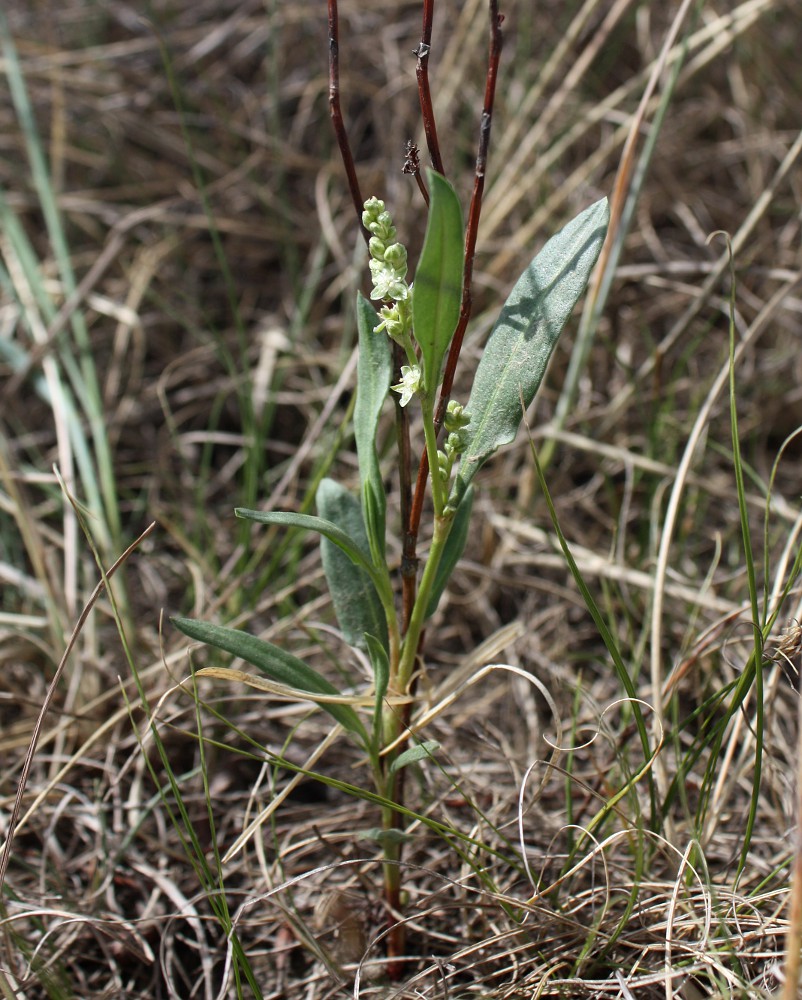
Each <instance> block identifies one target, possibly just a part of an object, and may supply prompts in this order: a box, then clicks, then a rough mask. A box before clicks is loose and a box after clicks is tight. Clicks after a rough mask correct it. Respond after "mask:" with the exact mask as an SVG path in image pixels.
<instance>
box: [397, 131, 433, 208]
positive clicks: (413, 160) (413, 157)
mask: <svg viewBox="0 0 802 1000" xmlns="http://www.w3.org/2000/svg"><path fill="white" fill-rule="evenodd" d="M401 170H402V173H405V174H412V176H413V177H414V178H415V183H416V184H417V185H418V190H419V191H420V193H421V194H422V195H423V200H424V201H425V202H426V207H427V208H428V207H429V192H428V191H427V189H426V184H425V183H424V180H423V177H422V176H421V172H420V150H419V149H418V147H417V146H416V145H415V143H414V142H413V141H412V140H411V139H410V140H408V142H407V151H406V156H405V158H404V166H403V167H402V168H401Z"/></svg>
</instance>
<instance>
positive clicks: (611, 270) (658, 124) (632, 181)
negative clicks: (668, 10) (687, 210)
mask: <svg viewBox="0 0 802 1000" xmlns="http://www.w3.org/2000/svg"><path fill="white" fill-rule="evenodd" d="M691 3H692V0H684V3H683V4H682V7H681V8H680V9H679V10H678V11H677V14H676V16H675V17H674V21H673V23H672V25H671V30H670V31H669V33H668V35H667V37H666V39H665V42H664V43H663V47H662V50H661V52H660V56H659V58H658V59H657V61H656V63H655V65H654V69H653V71H652V75H651V78H650V79H649V82H648V84H647V86H646V89H645V91H644V93H643V97H642V98H641V101H640V104H639V105H638V109H637V111H636V112H635V115H634V117H633V119H632V124H631V126H630V129H629V133H628V135H627V139H626V142H625V144H624V149H623V151H622V153H621V162H620V164H619V167H618V173H617V175H616V179H615V184H614V186H613V194H612V198H611V200H610V228H609V231H608V235H607V239H606V240H605V242H604V246H603V247H602V251H601V254H600V255H599V261H598V264H597V265H596V270H595V271H594V273H593V277H592V278H591V284H590V287H589V288H588V292H587V297H586V299H585V305H584V308H583V309H582V318H581V320H580V323H579V329H578V331H577V335H576V342H575V344H574V348H573V350H572V351H571V357H570V360H569V362H568V370H567V371H566V374H565V381H564V383H563V388H562V391H561V392H560V398H559V399H558V400H557V406H556V407H555V410H554V417H553V420H552V426H553V427H554V428H555V430H557V431H560V430H562V429H563V428H564V427H565V423H566V420H567V419H568V415H569V413H570V412H571V410H572V408H573V406H574V402H575V400H576V396H577V393H578V391H579V382H580V379H581V377H582V372H583V371H584V369H585V365H586V363H587V359H588V355H589V354H590V350H591V347H592V346H593V339H594V336H595V334H596V330H597V329H598V325H599V320H600V318H601V314H602V312H603V311H604V307H605V304H606V302H607V298H608V296H609V294H610V289H611V287H612V283H613V277H614V275H615V271H616V267H617V265H618V261H619V260H620V257H621V254H622V253H623V250H624V240H625V238H626V235H627V233H628V232H629V227H630V225H631V222H632V219H633V217H634V214H635V209H636V207H637V203H638V197H639V196H640V192H641V189H642V187H643V183H644V181H645V180H646V176H647V173H648V170H649V166H650V164H651V160H652V156H653V155H654V151H655V148H656V146H657V140H658V139H659V137H660V133H661V129H662V125H663V121H664V119H665V115H666V112H667V111H668V108H669V105H670V103H671V99H672V97H673V95H674V88H675V87H676V84H677V80H678V78H679V73H680V70H681V68H682V66H683V64H684V59H685V56H686V54H687V50H688V37H687V36H686V37H685V39H684V43H683V47H682V49H681V52H680V54H678V55H677V57H676V58H675V59H674V61H673V65H672V69H671V76H670V78H669V80H668V83H667V85H666V86H665V88H664V89H663V92H662V94H661V96H660V103H659V105H658V108H657V111H656V113H655V115H654V118H653V120H652V123H651V127H650V129H649V132H648V137H647V139H646V142H645V144H644V147H643V150H642V152H641V155H640V157H639V159H638V162H637V166H636V163H635V152H636V149H637V142H638V137H639V136H640V134H641V129H642V127H643V122H644V120H645V117H646V114H647V111H648V108H649V104H650V102H651V98H652V94H653V93H654V90H655V88H656V86H657V83H658V81H659V79H660V77H661V76H662V73H663V70H664V68H665V66H666V63H667V62H668V59H669V56H670V55H671V53H672V50H673V47H674V43H675V41H676V38H677V35H678V33H679V29H680V26H681V25H682V22H683V21H684V19H685V16H686V14H687V12H688V8H689V7H690V5H691ZM555 447H556V441H555V440H554V439H553V438H551V439H549V440H547V441H546V443H545V444H544V446H543V449H542V453H541V456H540V460H541V463H542V465H543V468H544V469H547V468H548V466H549V464H550V463H551V459H552V457H553V455H554V450H555Z"/></svg>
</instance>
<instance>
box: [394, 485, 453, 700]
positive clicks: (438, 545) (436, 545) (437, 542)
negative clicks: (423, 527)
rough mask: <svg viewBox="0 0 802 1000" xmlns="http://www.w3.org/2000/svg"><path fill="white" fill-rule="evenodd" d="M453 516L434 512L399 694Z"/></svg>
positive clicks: (412, 659)
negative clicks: (429, 544) (429, 545)
mask: <svg viewBox="0 0 802 1000" xmlns="http://www.w3.org/2000/svg"><path fill="white" fill-rule="evenodd" d="M434 478H435V477H434V476H432V480H434ZM453 519H454V515H453V514H451V515H448V516H442V515H440V516H437V515H435V519H434V536H433V538H432V545H431V548H430V549H429V555H428V557H427V559H426V566H425V568H424V570H423V576H422V577H421V581H420V587H418V594H417V597H416V598H415V606H414V608H413V609H412V617H411V618H410V620H409V628H408V629H407V634H406V635H405V636H404V641H403V642H402V644H401V660H400V662H399V664H398V677H397V679H396V683H397V686H398V691H399V692H400V693H401V694H404V693H406V691H407V689H408V688H409V683H410V680H411V678H412V673H413V671H414V669H415V658H416V656H417V653H418V642H419V640H420V634H421V632H422V631H423V626H424V623H425V621H426V609H427V607H428V605H429V597H430V596H431V592H432V586H433V585H434V581H435V577H436V576H437V569H438V567H439V565H440V560H441V559H442V557H443V550H444V548H445V544H446V540H447V539H448V535H449V532H450V531H451V525H452V522H453Z"/></svg>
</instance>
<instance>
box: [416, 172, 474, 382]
mask: <svg viewBox="0 0 802 1000" xmlns="http://www.w3.org/2000/svg"><path fill="white" fill-rule="evenodd" d="M426 173H427V177H428V180H429V195H430V198H429V220H428V223H427V225H426V237H425V239H424V241H423V250H422V251H421V256H420V261H419V262H418V267H417V269H416V271H415V282H414V287H413V293H412V324H413V327H414V329H415V339H416V340H417V342H418V344H420V349H421V361H422V363H423V388H424V390H425V391H426V392H427V393H428V394H429V395H430V397H431V396H433V394H434V391H435V389H436V388H437V386H438V384H439V382H440V369H441V368H442V366H443V358H444V357H445V355H446V351H447V350H448V345H449V344H450V343H451V338H452V336H453V335H454V330H455V328H456V325H457V320H458V319H459V310H460V303H461V301H462V270H463V256H464V250H463V237H462V209H461V208H460V203H459V198H457V194H456V192H455V191H454V188H453V187H452V186H451V185H450V184H449V182H448V181H447V180H446V179H445V177H441V176H440V174H437V173H435V172H434V171H433V170H427V172H426Z"/></svg>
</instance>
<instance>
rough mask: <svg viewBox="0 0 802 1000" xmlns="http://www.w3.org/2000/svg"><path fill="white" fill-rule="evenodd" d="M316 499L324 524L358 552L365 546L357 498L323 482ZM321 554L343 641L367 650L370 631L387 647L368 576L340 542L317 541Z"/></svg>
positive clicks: (376, 597)
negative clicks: (342, 535) (366, 636)
mask: <svg viewBox="0 0 802 1000" xmlns="http://www.w3.org/2000/svg"><path fill="white" fill-rule="evenodd" d="M316 499H317V509H318V511H319V512H320V514H321V516H322V517H323V518H324V519H325V520H326V521H329V522H331V523H332V524H336V525H337V527H338V528H340V529H341V530H342V531H343V532H344V533H345V534H346V535H348V537H349V538H350V539H351V540H352V541H353V542H354V543H356V545H357V546H358V547H359V548H360V549H362V550H364V549H366V548H367V547H368V539H367V535H366V533H365V524H364V521H363V520H362V507H361V505H360V503H359V501H358V500H357V499H356V497H354V496H352V494H351V493H349V492H348V490H347V489H345V487H344V486H341V485H340V484H339V483H335V482H334V480H333V479H323V480H321V483H320V486H318V490H317V498H316ZM320 553H321V556H322V559H323V570H324V572H325V574H326V582H327V583H328V585H329V591H330V593H331V600H332V603H333V604H334V612H335V614H336V615H337V621H338V622H339V624H340V628H341V629H342V633H343V636H344V637H345V641H346V642H347V643H349V644H350V645H351V646H358V647H359V648H360V649H364V650H367V649H368V645H367V642H366V640H365V633H366V632H369V633H370V634H371V635H373V636H376V637H377V638H378V639H379V640H380V641H381V642H383V643H384V645H385V647H386V646H387V622H386V619H385V616H384V610H383V608H382V604H381V601H380V600H379V595H378V594H377V593H376V588H375V587H374V586H373V583H372V581H371V578H370V576H369V575H368V573H367V572H366V571H365V569H364V568H363V567H362V566H360V565H358V564H357V563H355V562H353V561H352V559H351V558H350V556H348V555H347V554H346V553H345V552H344V551H343V550H342V548H341V546H340V544H339V543H337V542H334V541H332V540H330V539H329V538H327V537H326V536H325V535H324V536H323V537H322V538H321V539H320Z"/></svg>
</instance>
